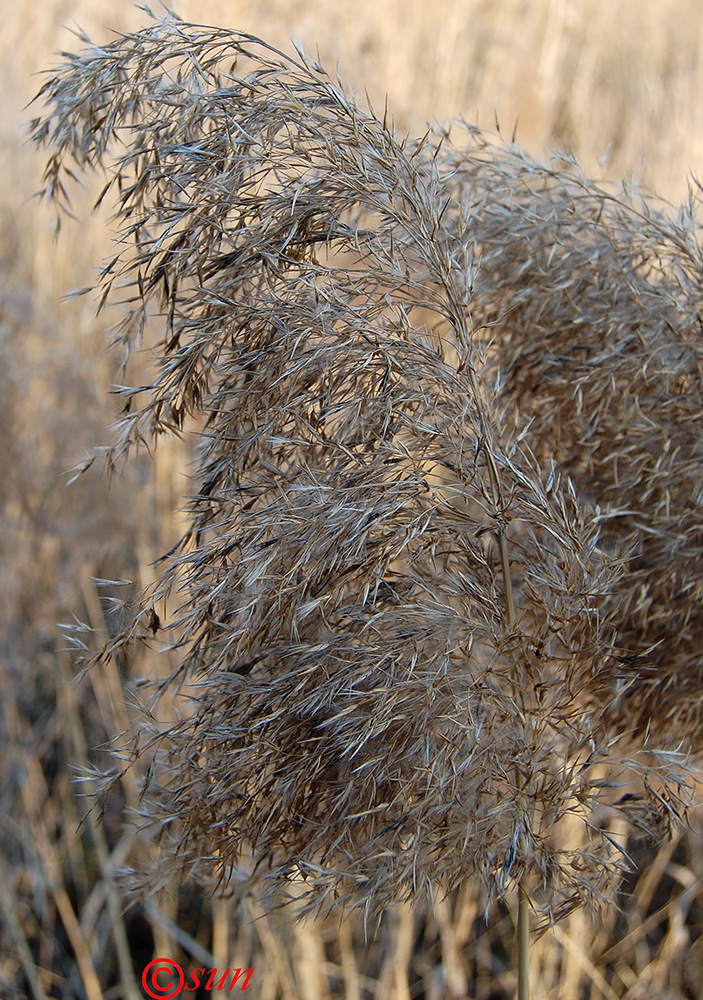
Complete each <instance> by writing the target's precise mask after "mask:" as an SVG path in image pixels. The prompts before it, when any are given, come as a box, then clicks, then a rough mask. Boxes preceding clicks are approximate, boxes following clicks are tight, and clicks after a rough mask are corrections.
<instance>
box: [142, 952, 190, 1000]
mask: <svg viewBox="0 0 703 1000" xmlns="http://www.w3.org/2000/svg"><path fill="white" fill-rule="evenodd" d="M160 972H166V973H168V974H169V977H171V978H173V977H175V976H176V975H177V976H178V986H176V987H175V989H174V985H173V982H170V983H169V984H168V985H167V986H161V985H160V984H159V983H158V982H157V981H156V977H157V976H158V974H159V973H160ZM184 982H185V976H184V975H183V969H182V968H181V967H180V965H179V964H178V962H173V961H171V959H170V958H155V959H154V961H153V962H149V964H148V965H147V967H146V969H145V970H144V972H142V986H143V987H144V989H145V990H146V991H147V993H148V994H149V996H150V997H157V1000H171V998H172V997H175V996H176V994H177V993H180V992H181V990H182V989H183V983H184ZM168 990H170V991H171V992H167V991H168Z"/></svg>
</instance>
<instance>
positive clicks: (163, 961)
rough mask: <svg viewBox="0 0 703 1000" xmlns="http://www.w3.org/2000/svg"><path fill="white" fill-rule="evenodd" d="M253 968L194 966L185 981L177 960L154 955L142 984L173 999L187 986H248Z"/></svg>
mask: <svg viewBox="0 0 703 1000" xmlns="http://www.w3.org/2000/svg"><path fill="white" fill-rule="evenodd" d="M251 972H252V970H251V969H225V970H224V972H220V971H219V970H218V969H192V970H191V972H190V974H189V976H188V982H186V975H185V972H184V971H183V969H182V968H181V967H180V965H179V964H178V962H174V961H173V960H172V959H170V958H155V959H154V961H153V962H149V964H148V965H147V967H146V969H144V972H142V986H143V987H144V989H145V990H146V992H147V993H148V994H149V996H150V997H156V998H157V1000H172V998H173V997H177V996H178V994H179V993H181V991H185V990H198V989H204V990H233V989H234V988H235V986H237V987H238V988H239V989H240V990H245V989H246V988H247V986H248V985H249V980H250V979H251ZM159 975H160V976H161V980H159ZM230 976H231V977H232V978H231V980H230ZM228 984H229V985H228Z"/></svg>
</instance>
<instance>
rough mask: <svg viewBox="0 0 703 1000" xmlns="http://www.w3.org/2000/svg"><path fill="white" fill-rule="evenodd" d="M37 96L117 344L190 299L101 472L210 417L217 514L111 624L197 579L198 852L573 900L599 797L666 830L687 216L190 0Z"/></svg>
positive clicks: (205, 430) (182, 672) (680, 535)
mask: <svg viewBox="0 0 703 1000" xmlns="http://www.w3.org/2000/svg"><path fill="white" fill-rule="evenodd" d="M41 96H42V98H43V99H44V100H45V101H46V102H47V105H48V112H47V114H46V115H45V116H44V117H43V118H40V119H37V120H36V121H35V122H34V123H33V126H32V130H33V136H34V139H35V141H37V142H39V143H42V144H46V145H47V146H48V148H49V150H50V152H51V159H50V161H49V164H48V167H47V171H46V174H45V181H46V188H45V193H46V195H47V196H48V197H50V198H53V199H54V200H55V201H56V202H57V204H58V205H59V206H60V207H61V208H67V207H68V198H67V194H66V190H65V187H64V182H65V179H66V174H67V173H68V175H72V171H73V169H75V168H76V167H77V168H79V169H81V170H84V169H86V168H94V167H97V166H103V167H105V168H106V170H107V175H108V180H107V183H106V185H105V188H104V190H103V192H102V194H101V200H102V199H103V198H108V197H112V198H114V199H115V201H116V203H117V206H118V208H117V221H118V238H117V241H116V255H115V257H114V259H112V260H111V261H110V263H109V264H108V265H107V266H106V267H105V269H104V271H103V275H102V298H103V300H104V299H105V298H107V297H109V296H110V295H111V294H113V295H114V294H115V293H116V290H117V289H118V288H119V295H120V296H122V298H123V301H124V302H125V316H124V320H123V321H122V323H121V324H120V325H119V327H118V329H117V331H116V335H115V336H116V339H117V340H118V341H119V342H120V343H121V344H122V345H123V347H124V350H125V357H126V358H127V357H128V356H129V352H130V351H131V349H132V347H133V346H134V345H135V343H137V344H138V343H140V341H141V337H142V334H143V331H144V328H145V325H146V320H147V316H148V313H149V310H150V305H151V303H152V302H153V301H156V302H157V304H158V308H160V310H161V314H162V315H163V317H164V334H163V340H162V341H161V342H160V345H159V348H158V360H157V363H156V372H155V376H154V378H153V380H152V381H151V382H150V383H149V384H147V385H143V384H142V385H140V386H138V387H137V388H135V389H133V390H127V389H125V390H123V393H124V395H125V397H126V406H125V413H124V415H123V417H122V418H121V421H120V433H119V437H118V440H117V442H116V444H115V445H114V447H113V448H112V449H111V450H110V453H109V458H108V461H109V464H110V466H112V465H113V464H114V463H115V462H116V461H117V460H118V459H119V458H121V457H122V456H124V455H126V454H127V453H128V452H129V450H130V449H131V448H132V447H135V446H138V445H139V444H141V443H146V444H147V445H148V444H150V443H151V442H152V441H155V440H156V439H157V438H158V437H159V436H161V435H163V434H170V433H176V434H177V433H179V432H180V431H181V429H182V427H183V426H184V422H185V421H186V420H187V418H189V417H192V416H195V415H198V416H200V415H201V416H202V420H203V422H202V424H201V425H200V429H199V434H200V436H201V439H202V441H201V446H200V450H199V453H198V463H197V464H198V469H197V473H196V474H195V477H194V478H195V482H196V486H195V490H194V495H193V496H192V498H191V500H190V503H189V508H188V509H189V516H190V526H189V528H188V530H187V531H186V533H185V535H184V537H183V538H182V540H181V542H180V543H179V545H178V546H177V548H176V550H175V552H172V553H171V555H170V556H169V558H168V560H167V563H166V568H165V570H164V573H163V576H162V579H161V580H160V581H159V583H158V585H157V586H156V588H155V590H154V592H153V594H152V595H151V597H150V599H149V600H148V601H147V604H146V606H145V609H144V610H143V611H142V612H141V613H140V614H139V615H138V616H137V618H136V620H135V624H134V627H133V630H132V631H129V630H128V632H127V633H126V634H125V635H123V636H122V637H120V639H119V641H120V642H126V641H128V640H129V639H131V638H133V637H134V636H137V637H142V636H143V635H144V631H145V624H146V625H152V626H153V630H154V631H156V629H157V626H158V624H159V621H160V620H159V617H158V614H157V610H156V609H157V607H158V608H159V609H162V602H164V601H166V599H167V597H168V596H169V595H171V594H174V593H175V594H177V595H179V597H178V599H177V601H176V604H177V609H176V611H175V612H174V613H173V614H172V615H170V616H169V617H168V618H167V619H166V624H165V626H164V627H165V629H166V630H168V631H170V632H171V633H172V635H173V636H174V637H175V641H176V643H177V645H178V648H179V649H180V650H181V651H182V652H181V656H182V659H181V663H180V664H179V667H178V670H177V671H176V674H175V678H174V682H175V681H177V683H178V684H179V685H181V684H184V683H185V684H191V685H192V684H196V685H197V696H194V698H193V707H192V712H189V713H188V715H187V717H186V718H185V719H184V720H183V721H181V722H179V723H178V724H177V725H175V726H173V727H172V728H170V729H169V730H168V732H167V733H166V734H165V735H164V736H163V737H162V747H161V749H160V750H159V752H158V754H157V759H156V765H155V769H154V778H153V780H152V786H151V792H152V793H155V795H154V798H155V803H156V804H155V805H154V809H155V810H156V814H157V815H158V817H159V820H160V822H161V823H162V824H163V825H164V827H166V828H168V830H169V831H170V832H171V833H173V832H174V831H175V839H176V842H177V844H178V850H177V852H175V851H174V856H175V857H176V858H177V859H178V863H179V864H185V865H186V866H188V867H190V866H193V865H195V864H196V859H197V865H198V867H205V868H210V869H212V870H214V871H215V873H217V874H218V875H219V876H220V878H222V879H223V880H224V881H225V882H227V883H229V882H230V881H234V883H236V884H237V885H239V884H247V885H251V884H255V883H257V882H258V881H260V880H261V878H262V876H266V879H267V881H268V883H270V884H273V885H274V886H276V885H278V884H279V883H282V884H285V883H286V882H288V881H290V880H293V881H295V880H298V879H300V878H302V879H303V880H304V881H305V884H306V896H307V897H308V898H309V905H310V906H315V907H317V908H323V909H324V908H331V907H333V906H336V905H339V904H345V903H355V904H363V906H364V907H365V908H366V909H367V910H370V911H371V912H377V911H379V910H380V909H381V908H383V907H384V906H386V905H388V904H389V903H391V902H393V901H394V900H397V899H398V898H400V899H408V898H413V899H419V900H424V899H429V898H430V897H431V896H432V895H433V893H434V892H435V891H436V890H437V889H438V888H439V890H440V891H446V890H451V889H453V888H456V887H458V886H459V885H461V884H462V882H463V881H464V880H465V879H467V878H471V877H473V876H480V877H481V878H482V880H483V882H484V883H485V885H486V886H487V887H488V888H494V887H495V888H497V889H498V890H499V891H500V892H502V891H503V889H504V888H505V886H506V885H507V884H508V883H509V881H510V880H511V879H517V880H519V881H521V882H525V883H527V882H529V883H530V884H532V885H534V887H535V891H534V893H533V905H534V906H535V907H537V906H540V905H541V906H542V907H543V908H544V910H545V911H546V914H547V915H548V916H552V915H553V914H555V913H557V914H558V913H562V912H568V910H569V909H571V908H572V907H573V906H574V905H579V904H580V903H581V902H583V901H584V900H588V901H589V902H594V901H601V900H603V899H605V898H608V888H609V876H610V875H611V874H612V873H614V872H615V873H617V872H618V871H619V869H620V866H621V863H622V858H621V855H620V853H619V848H618V845H616V844H614V843H613V839H612V837H611V836H610V835H609V834H608V833H607V831H603V830H602V829H601V828H600V825H599V823H598V820H597V818H596V817H595V815H594V812H595V810H598V809H602V807H603V804H607V805H609V806H610V807H611V808H615V807H616V806H619V807H620V808H622V809H623V811H625V812H626V813H627V814H630V813H634V816H635V819H636V820H637V822H638V823H639V824H640V825H642V826H644V827H645V829H647V830H649V832H651V833H655V834H657V835H658V834H659V833H660V832H662V830H665V829H667V828H668V824H669V823H670V821H671V820H672V818H677V817H679V815H680V807H681V798H680V797H681V793H682V780H683V779H682V774H681V772H680V770H679V769H678V764H679V762H678V758H677V755H676V754H675V753H673V752H663V751H666V750H669V751H671V747H670V746H665V747H664V748H663V749H662V748H661V747H660V746H659V743H656V744H651V740H652V732H651V731H652V729H653V730H654V732H655V733H656V738H657V740H659V737H660V735H661V736H663V735H665V733H664V730H665V726H664V723H666V722H667V721H669V720H670V719H674V720H675V721H676V722H677V724H678V725H679V726H680V723H681V721H682V719H684V718H686V719H688V720H689V726H688V728H685V727H684V728H683V729H681V728H679V729H678V732H679V733H680V734H681V735H683V736H688V737H689V738H690V737H692V736H693V735H694V733H695V721H696V719H697V714H696V712H697V702H696V701H692V699H691V698H690V697H688V696H687V692H685V691H682V690H680V687H681V685H679V686H678V687H677V685H676V677H677V675H678V673H679V670H678V661H674V660H673V658H672V649H671V641H669V643H667V634H668V635H669V636H670V635H671V634H672V633H673V634H675V635H676V637H677V639H678V646H677V650H678V651H679V652H678V654H677V655H679V656H683V657H686V659H687V661H688V660H690V659H691V654H692V648H691V645H692V640H691V642H687V641H686V634H685V631H684V626H686V627H688V629H689V631H690V634H691V635H692V636H693V635H695V633H696V628H697V624H696V619H695V615H694V612H693V611H692V608H693V609H695V607H696V600H695V593H696V591H695V588H696V586H698V584H697V578H698V576H699V575H700V570H699V568H698V566H699V564H698V563H697V561H696V558H695V555H696V550H695V546H696V540H695V539H696V533H697V531H698V529H697V526H696V505H697V504H700V501H701V491H700V473H699V471H698V470H699V469H700V463H699V461H698V455H697V452H698V450H699V449H698V445H697V439H696V435H695V420H696V417H698V416H699V415H700V412H701V397H700V389H699V378H698V376H699V368H698V353H697V351H698V347H697V344H696V333H697V331H698V320H697V319H696V315H697V313H696V308H695V302H696V298H697V286H696V284H695V282H696V281H697V275H698V274H699V273H700V250H699V248H698V246H697V244H696V236H695V232H694V228H693V221H692V220H693V208H691V215H690V218H689V219H688V220H687V219H681V220H680V221H679V222H671V221H669V220H668V219H666V218H665V217H663V216H660V215H659V214H658V213H657V211H656V210H655V209H653V208H651V207H649V206H648V205H647V204H646V203H644V202H642V203H640V202H637V201H633V200H631V199H629V198H627V197H624V196H623V197H619V198H616V197H614V196H613V195H609V194H607V193H605V192H604V191H601V190H599V189H598V188H597V187H595V186H593V185H592V184H590V183H589V182H588V181H587V180H586V179H585V178H583V177H582V176H580V174H579V173H578V170H577V168H576V167H575V165H568V164H565V163H564V164H557V165H553V166H550V167H544V166H542V165H541V164H540V163H538V162H536V161H534V160H532V159H530V158H529V157H527V156H526V155H524V154H522V153H521V152H519V150H517V149H516V148H515V147H513V146H511V145H508V146H502V145H492V144H489V143H488V142H487V140H486V139H485V138H484V137H483V136H482V135H481V134H480V133H478V132H476V131H475V130H472V129H465V130H464V139H463V144H462V145H460V146H459V147H458V148H456V147H454V146H453V145H451V144H450V139H449V136H448V135H444V134H443V135H440V136H437V135H434V134H432V133H428V134H427V135H425V136H424V137H423V139H422V140H420V141H419V142H411V141H409V140H407V139H403V140H402V141H401V140H399V139H398V138H397V137H396V136H395V134H394V130H393V127H392V123H391V122H390V120H389V119H388V116H387V115H385V116H384V118H383V120H380V119H379V118H377V117H376V116H375V114H374V113H373V111H371V110H369V111H363V110H361V109H360V108H359V107H358V105H357V104H356V103H355V102H354V100H353V99H352V98H350V97H349V96H347V95H346V94H345V92H344V90H343V89H342V87H341V86H340V85H335V84H333V83H332V82H330V80H329V79H328V77H327V75H326V74H325V72H324V70H323V69H322V68H321V67H320V66H318V65H316V64H312V63H310V62H309V61H307V60H306V59H305V57H304V56H303V55H299V57H298V58H297V59H291V58H288V57H285V56H283V55H281V54H280V53H278V52H276V51H275V50H272V49H270V48H269V47H268V46H266V45H265V44H263V43H261V42H260V41H258V40H256V39H254V38H251V37H249V36H243V35H236V34H231V33H228V32H223V31H218V30H215V29H205V28H198V27H194V26H191V25H188V24H186V23H185V22H182V21H180V20H178V19H177V18H175V17H169V18H166V19H162V20H160V21H155V22H154V23H153V24H152V25H151V26H150V27H149V28H147V29H145V30H143V31H142V32H139V33H137V34H134V35H131V36H126V37H121V38H119V39H117V40H116V41H115V42H113V43H112V44H110V45H108V46H104V47H101V48H96V47H87V48H84V49H83V50H82V51H81V52H80V53H79V54H78V55H76V56H69V57H67V58H66V60H65V62H64V65H63V67H62V68H60V69H59V70H58V71H57V72H56V73H55V74H54V75H52V77H51V79H50V80H49V82H48V83H47V84H46V85H45V86H44V88H43V90H42V93H41ZM118 139H119V145H117V140H118ZM113 157H114V158H113ZM687 223H688V224H687ZM567 477H568V478H567ZM672 494H673V495H674V497H675V498H672ZM620 525H625V526H626V527H625V528H622V529H621V528H620V527H619V526H620ZM677 607H680V613H678V614H677V613H676V609H677ZM672 609H674V610H673V612H672ZM161 614H162V615H163V610H161ZM667 629H668V630H669V632H668V633H667V632H666V630H667ZM662 630H664V633H663V634H662ZM113 648H114V645H113ZM654 650H656V652H654ZM691 682H692V678H691V671H690V670H689V672H688V677H687V678H686V682H685V683H687V684H688V683H691ZM693 684H694V685H695V680H693ZM620 704H622V705H623V706H625V707H626V708H627V710H628V715H630V716H632V715H633V714H634V715H635V716H636V721H637V723H638V725H636V726H635V727H632V728H630V727H628V728H627V730H626V731H625V730H624V727H623V725H622V720H621V719H620V718H619V716H618V706H619V705H620ZM682 706H683V708H684V709H685V711H683V712H682V710H681V709H682ZM618 723H620V724H618ZM691 723H693V724H691ZM650 744H651V745H650ZM653 747H654V748H656V749H653ZM613 768H615V769H617V770H619V771H623V770H626V771H628V772H629V774H630V775H631V776H632V781H633V782H635V788H636V792H635V793H634V794H632V793H631V794H629V795H628V794H624V793H623V792H622V787H621V785H622V781H623V780H625V779H623V777H622V775H620V774H618V779H617V782H616V781H615V778H614V777H612V775H611V774H610V772H611V771H612V770H613ZM604 775H605V776H604ZM611 786H612V787H613V788H615V787H617V788H618V794H617V795H614V794H612V795H611V796H610V798H608V792H607V790H608V789H609V788H610V787H611ZM616 799H617V801H615V800H616ZM573 812H576V813H578V814H579V815H582V816H583V819H584V822H585V823H586V825H587V827H588V829H589V833H590V836H589V838H588V839H587V840H586V842H585V845H582V846H575V847H573V848H572V847H571V846H570V845H569V844H567V843H563V842H562V843H559V837H558V826H559V823H560V821H561V820H563V819H564V818H565V817H566V816H569V815H570V814H572V813H573ZM249 857H251V858H252V865H253V867H252V868H251V870H250V871H249V870H248V859H249ZM210 874H212V871H211V872H210ZM279 887H280V886H279Z"/></svg>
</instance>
